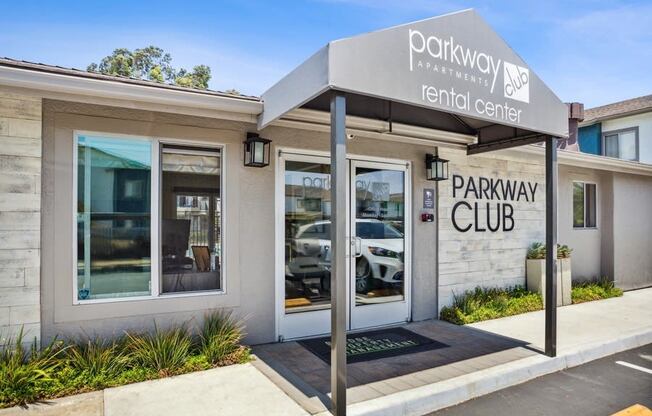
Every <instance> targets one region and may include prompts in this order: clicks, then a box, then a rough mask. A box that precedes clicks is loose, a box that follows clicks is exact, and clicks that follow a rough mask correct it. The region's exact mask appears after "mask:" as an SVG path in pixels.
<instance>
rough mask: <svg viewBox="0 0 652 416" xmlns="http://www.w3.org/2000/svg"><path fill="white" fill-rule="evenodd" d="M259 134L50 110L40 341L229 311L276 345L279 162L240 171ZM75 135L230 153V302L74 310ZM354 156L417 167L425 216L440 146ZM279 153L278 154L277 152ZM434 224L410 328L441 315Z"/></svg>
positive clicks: (416, 251)
mask: <svg viewBox="0 0 652 416" xmlns="http://www.w3.org/2000/svg"><path fill="white" fill-rule="evenodd" d="M247 129H250V130H254V129H255V126H254V125H247V124H244V123H236V122H228V121H219V120H211V119H203V118H195V117H187V116H178V115H170V114H160V113H151V112H145V111H134V110H128V109H116V108H108V107H99V106H90V105H82V104H76V103H66V102H58V101H48V100H46V101H45V104H44V178H45V180H44V184H43V186H44V190H43V196H44V203H43V206H44V214H43V215H44V229H43V269H44V273H43V328H44V330H43V332H44V336H45V337H46V338H51V337H53V336H54V335H56V334H59V335H64V336H67V335H73V334H78V333H81V332H82V331H83V332H86V333H91V334H94V333H97V334H101V335H111V334H121V333H122V331H123V330H130V329H131V330H140V329H146V328H151V327H152V326H153V322H154V320H156V322H157V323H158V324H159V325H161V326H164V325H166V324H169V323H178V322H185V321H191V322H192V323H197V324H198V323H200V321H201V319H202V316H203V315H204V313H205V312H206V311H207V310H210V309H214V308H222V307H228V308H233V309H235V311H236V313H238V314H240V315H241V316H245V317H247V326H248V329H247V332H248V333H249V334H250V335H249V336H248V338H247V341H248V342H250V343H261V342H271V341H274V340H275V307H274V305H275V282H274V279H275V270H274V268H275V264H274V258H275V257H274V238H275V234H274V227H275V224H276V219H275V211H274V196H275V190H276V187H277V184H276V183H275V175H274V172H275V169H276V167H275V163H276V157H272V163H271V165H270V166H268V167H265V168H262V169H257V168H246V167H244V166H243V164H242V140H243V139H244V137H245V132H246V131H247ZM74 130H86V131H99V132H107V133H118V134H131V135H141V136H152V137H167V138H176V139H184V138H185V139H192V140H197V141H200V142H201V141H205V142H212V143H222V144H224V146H225V155H224V158H225V160H224V164H225V169H226V171H225V176H226V185H225V189H224V191H225V195H224V201H225V204H226V207H225V212H224V224H225V227H226V235H225V239H224V241H225V246H224V252H225V256H226V258H225V260H224V265H225V268H226V269H225V273H224V274H225V275H224V279H225V285H226V291H227V293H226V294H223V295H202V296H192V297H188V296H180V297H160V298H157V299H152V300H142V301H133V300H130V301H119V302H108V303H101V304H83V305H73V302H72V300H73V298H72V293H73V291H72V284H73V281H72V280H73V279H72V262H71V261H70V259H71V256H72V231H71V230H72V223H71V221H72V215H70V214H71V212H72V209H73V207H72V153H73V145H72V144H73V132H74ZM264 135H265V137H268V138H270V139H272V140H273V149H278V148H279V147H285V148H295V149H310V150H312V151H315V150H317V151H323V152H327V151H328V150H329V135H328V133H326V132H315V131H308V130H297V129H287V128H278V127H272V128H269V129H267V130H266V131H265V132H264ZM348 144H349V153H351V154H360V155H367V156H377V157H390V158H395V159H402V160H408V161H411V162H412V166H413V168H412V169H411V171H412V172H411V175H412V179H413V181H412V183H413V204H412V206H413V211H414V215H415V218H416V217H417V216H418V215H419V213H420V207H421V203H422V201H421V197H422V189H423V188H425V187H428V188H432V187H433V183H432V182H428V181H426V180H425V166H424V162H423V161H424V155H425V153H426V152H431V151H433V149H434V148H433V147H426V146H418V145H405V144H397V143H393V142H389V141H372V140H363V139H360V138H356V139H354V140H351V141H349V143H348ZM273 152H274V150H273ZM436 232H437V231H436V226H435V224H434V223H420V222H416V221H415V222H414V228H413V259H414V263H413V286H412V289H413V290H412V297H413V310H412V317H413V319H416V320H419V319H427V318H433V317H436V316H437V301H436V298H437V277H436V276H437V275H436V267H437V266H436V265H437V253H436V236H437V234H436Z"/></svg>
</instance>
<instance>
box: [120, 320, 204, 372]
mask: <svg viewBox="0 0 652 416" xmlns="http://www.w3.org/2000/svg"><path fill="white" fill-rule="evenodd" d="M191 346H192V339H191V338H190V335H189V334H188V330H187V329H186V326H185V325H182V326H179V327H175V328H171V329H167V330H161V329H159V327H158V325H156V324H155V325H154V332H153V333H144V334H138V335H132V334H129V333H127V342H126V349H127V351H128V353H129V357H130V358H131V359H133V360H134V362H135V363H137V364H140V365H142V366H143V367H145V368H149V369H152V370H156V371H158V372H159V373H161V374H162V375H170V374H174V373H176V372H178V371H179V370H180V369H181V368H182V367H183V365H184V363H185V361H186V359H187V358H188V356H189V355H190V348H191Z"/></svg>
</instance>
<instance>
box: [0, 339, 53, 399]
mask: <svg viewBox="0 0 652 416" xmlns="http://www.w3.org/2000/svg"><path fill="white" fill-rule="evenodd" d="M23 335H24V334H23V328H21V329H20V331H19V332H18V335H17V336H16V338H13V337H9V338H8V339H7V341H6V345H5V347H4V349H0V403H8V404H9V405H24V404H25V403H28V402H32V401H34V400H36V399H37V398H38V396H39V394H40V387H41V386H42V385H43V384H44V383H46V382H49V381H51V380H52V373H53V372H54V371H55V369H56V368H57V367H59V366H60V364H61V361H60V360H58V356H59V354H60V353H61V352H62V351H63V349H61V348H60V347H61V343H60V342H59V341H57V340H56V339H55V340H53V341H52V342H51V343H50V345H48V346H47V347H45V348H43V349H42V350H41V351H38V349H37V347H38V346H37V342H36V339H35V340H34V342H33V344H32V348H31V351H30V352H29V353H28V352H27V351H26V350H25V347H24V345H23Z"/></svg>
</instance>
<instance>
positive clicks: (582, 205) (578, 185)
mask: <svg viewBox="0 0 652 416" xmlns="http://www.w3.org/2000/svg"><path fill="white" fill-rule="evenodd" d="M596 211H597V208H596V185H595V184H594V183H584V182H573V227H574V228H595V227H596V226H597V221H596Z"/></svg>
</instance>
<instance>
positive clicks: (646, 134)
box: [579, 95, 652, 164]
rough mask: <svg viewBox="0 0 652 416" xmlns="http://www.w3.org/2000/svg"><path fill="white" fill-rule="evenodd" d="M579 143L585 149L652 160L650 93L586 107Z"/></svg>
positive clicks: (633, 159) (651, 101)
mask: <svg viewBox="0 0 652 416" xmlns="http://www.w3.org/2000/svg"><path fill="white" fill-rule="evenodd" d="M579 145H580V151H582V152H585V153H591V154H594V155H602V156H608V157H614V158H618V159H623V160H631V161H636V162H641V163H648V164H652V95H646V96H643V97H638V98H632V99H629V100H624V101H620V102H617V103H613V104H607V105H603V106H600V107H595V108H590V109H588V110H586V111H585V112H584V121H582V122H581V123H580V128H579Z"/></svg>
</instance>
